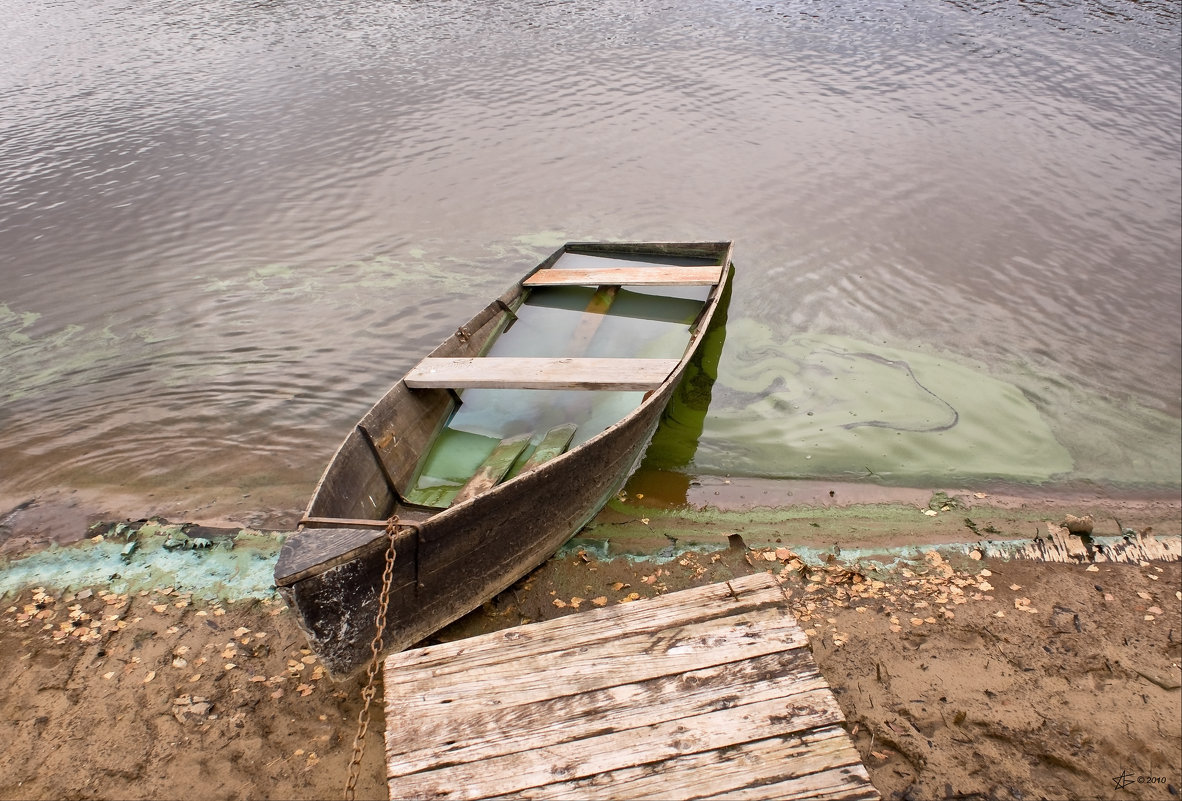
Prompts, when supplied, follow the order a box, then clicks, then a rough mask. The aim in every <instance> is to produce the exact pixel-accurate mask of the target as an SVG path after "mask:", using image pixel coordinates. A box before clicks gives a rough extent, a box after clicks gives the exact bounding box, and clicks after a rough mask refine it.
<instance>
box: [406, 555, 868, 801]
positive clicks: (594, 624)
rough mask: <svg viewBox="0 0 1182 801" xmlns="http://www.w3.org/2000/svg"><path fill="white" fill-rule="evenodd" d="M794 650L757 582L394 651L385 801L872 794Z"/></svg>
mask: <svg viewBox="0 0 1182 801" xmlns="http://www.w3.org/2000/svg"><path fill="white" fill-rule="evenodd" d="M728 612H730V614H728ZM806 642H807V640H806V639H805V638H804V635H803V632H801V631H800V628H799V626H798V625H797V624H796V622H795V619H794V618H793V617H792V616H791V614H790V613H789V612H788V611H787V608H786V603H785V599H784V595H783V593H782V591H781V589H780V586H779V584H778V582H777V581H776V579H775V578H774V577H773V576H771V575H769V574H766V573H762V574H756V575H753V576H747V577H744V578H740V579H734V580H732V581H730V582H724V583H722V584H717V585H711V586H709V587H700V588H696V589H694V590H687V591H684V592H678V593H673V594H670V595H666V596H662V597H658V598H654V599H649V600H646V601H637V602H635V603H632V604H627V605H622V606H616V607H611V608H603V609H596V610H593V611H590V612H585V613H581V614H578V615H572V616H569V617H565V618H560V619H557V620H551V621H546V622H544V623H536V624H531V625H529V626H523V627H520V628H518V629H512V630H509V631H504V632H497V633H494V634H488V635H482V636H481V637H476V638H473V639H472V640H469V641H458V642H454V643H446V644H443V645H437V646H431V647H429V648H426V649H419V650H418V651H416V652H408V653H403V654H396V655H394V656H392V657H390V658H389V659H387V661H386V671H385V678H386V682H385V684H386V697H385V700H386V719H387V733H386V750H387V760H388V762H387V776H388V779H389V787H390V795H391V798H427V797H430V798H437V799H438V798H448V799H479V798H505V797H515V798H538V799H542V798H572V799H589V798H612V799H615V798H621V799H624V798H675V799H690V798H714V797H724V796H727V795H728V794H734V797H735V798H750V799H755V798H768V797H781V796H782V797H795V798H811V797H817V798H850V799H862V798H867V799H868V798H877V794H876V793H875V791H874V789H873V787H872V786H871V785H870V784H869V783H868V780H867V777H866V772H865V768H864V767H863V766H862V765H861V762H860V760H859V758H858V755H857V752H856V751H855V750H854V748H853V746H852V743H850V741H849V737H848V735H846V733H845V732H844V731H843V730H842V729H841V728H840V727H839V725H838V724H840V723H841V722H842V720H843V718H842V714H841V711H840V709H839V708H838V706H837V704H836V701H835V700H834V698H833V695H832V692H830V691H829V689H828V685H827V684H826V683H825V681H824V679H823V677H821V675H820V673H819V672H818V671H817V668H816V664H815V662H814V661H813V660H812V657H811V654H810V653H809V652H808V650H807V649H806V648H804V647H803V646H804V645H805V644H806ZM765 788H774V789H773V790H767V789H765Z"/></svg>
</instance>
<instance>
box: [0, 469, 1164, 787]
mask: <svg viewBox="0 0 1182 801" xmlns="http://www.w3.org/2000/svg"><path fill="white" fill-rule="evenodd" d="M724 486H726V485H724ZM839 489H840V488H839ZM826 492H827V491H826ZM636 495H646V496H647V495H648V494H647V493H644V492H643V490H636V489H634V490H633V495H631V496H625V497H623V498H622V499H617V501H615V502H613V504H612V505H611V506H610V508H609V509H607V510H605V512H604V513H603V514H602V515H600V517H599V518H598V519H597V520H596V522H595V524H594V525H593V526H592V527H589V529H588V530H586V531H584V532H582V534H581V535H580V538H579V539H577V540H576V541H575V542H573V543H572V545H571V546H569V547H568V548H567V549H565V550H564V552H563V553H562V554H561V555H559V556H558V557H556V558H554V559H552V560H550V561H549V562H547V563H546V564H545V565H543V566H542V567H540V568H539V569H538V570H536V571H534V572H533V573H531V574H530V575H529V576H528V577H527V578H526V579H524V580H522V581H521V582H518V584H517V585H515V586H514V587H512V588H511V589H510V590H508V591H506V592H505V593H502V594H501V595H500V596H498V597H497V598H495V599H493V600H492V601H490V602H489V603H488V604H485V606H484V607H483V608H482V609H480V610H478V611H476V612H475V613H473V614H471V615H469V616H467V617H466V618H463V619H462V620H460V621H458V622H457V623H455V624H453V625H452V626H450V627H448V628H447V629H444V630H443V631H441V632H439V633H438V634H437V635H436V637H435V638H433V639H437V640H450V639H457V638H461V637H466V636H470V635H472V634H476V633H481V632H484V631H490V630H494V629H498V628H504V627H509V626H516V625H520V624H522V623H525V622H529V621H533V620H542V619H548V618H551V617H555V616H559V615H566V614H574V613H577V612H578V611H581V610H583V609H588V608H594V607H597V606H606V605H609V604H618V603H636V602H641V601H642V600H643V599H644V598H648V597H652V596H655V595H658V594H662V593H666V592H673V591H676V590H678V589H682V588H685V587H689V586H697V585H700V584H705V583H708V582H713V581H723V580H726V579H729V578H733V577H735V576H738V575H746V574H749V573H751V572H754V571H759V570H771V571H772V572H773V573H775V574H776V575H777V576H779V577H780V578H781V579H782V581H783V583H784V586H785V588H786V591H787V592H788V594H789V602H790V603H791V605H792V607H793V610H794V612H795V613H796V615H797V617H798V619H799V620H800V622H801V624H802V627H804V628H805V629H806V632H807V634H808V636H809V638H810V644H811V647H812V650H813V653H814V656H815V658H816V660H817V662H818V665H819V666H820V669H821V671H822V673H823V674H824V675H825V677H826V679H827V680H828V681H829V682H830V684H831V685H832V686H833V688H834V692H835V694H836V697H837V700H838V703H839V704H840V706H841V708H842V710H843V712H844V713H845V715H846V717H847V729H848V730H849V731H850V732H851V734H852V735H853V739H854V742H855V744H856V745H857V747H858V748H859V751H860V753H861V755H862V757H863V759H864V761H865V762H866V765H867V767H868V769H869V770H870V776H871V779H872V781H873V782H874V783H875V786H876V787H878V788H879V790H880V791H881V792H882V793H883V795H884V797H886V798H908V799H922V798H932V799H936V798H946V797H950V796H951V797H969V798H1003V799H1006V798H1013V799H1017V798H1163V799H1164V798H1174V797H1177V796H1176V793H1177V788H1178V787H1179V786H1182V777H1180V774H1182V737H1180V735H1179V732H1180V731H1182V711H1180V709H1182V701H1180V698H1182V695H1180V693H1182V690H1180V689H1179V687H1180V686H1182V669H1180V668H1179V664H1180V663H1182V649H1180V645H1179V643H1180V641H1182V619H1180V617H1182V615H1180V608H1182V595H1180V594H1179V593H1180V592H1182V573H1180V563H1178V562H1149V563H1145V564H1134V565H1127V564H1110V563H1100V564H1088V563H1080V564H1043V563H1038V562H1031V561H1018V560H1006V559H1002V558H994V557H990V556H985V557H984V558H979V559H973V558H972V556H970V555H969V552H968V551H967V550H964V549H957V548H951V547H941V548H940V549H938V550H937V549H936V548H933V547H919V548H912V549H910V550H908V549H900V548H898V547H893V548H892V547H888V545H891V544H892V543H893V544H895V545H896V546H897V544H898V543H903V542H909V543H912V544H914V543H925V542H927V543H931V542H941V541H942V542H944V543H947V542H960V543H964V542H966V539H967V541H973V540H972V532H971V530H970V529H967V528H966V526H967V524H966V522H965V521H966V519H968V520H971V521H973V524H974V525H975V526H976V527H977V529H978V531H979V532H980V533H981V535H982V537H984V538H986V539H987V538H990V537H1000V536H1001V535H1000V534H996V535H995V534H992V533H990V532H989V531H988V529H990V528H992V529H994V530H996V531H999V532H1002V534H1005V533H1011V534H1014V533H1019V532H1020V531H1021V530H1022V528H1023V527H1026V526H1029V527H1031V528H1032V529H1039V528H1041V530H1043V531H1045V530H1046V529H1047V526H1048V523H1049V524H1050V525H1054V523H1053V521H1055V520H1059V519H1061V517H1062V515H1063V514H1064V508H1063V507H1060V506H1057V505H1044V506H1038V505H1037V504H1033V503H1028V504H1016V505H1013V506H1008V505H1005V504H1002V503H995V505H991V506H987V505H985V503H984V502H986V501H989V500H990V499H989V498H975V497H973V496H972V495H971V494H970V495H968V496H967V497H965V498H964V499H963V501H961V500H958V497H959V495H960V494H958V493H955V492H954V493H945V494H944V495H943V496H937V495H935V494H932V493H926V496H921V497H920V498H919V499H918V500H917V501H916V502H915V503H912V504H909V503H895V504H860V505H859V504H852V505H848V506H841V505H838V504H836V503H835V504H833V505H830V506H826V505H815V506H810V507H794V508H782V509H775V508H764V509H742V510H726V509H721V508H715V507H709V508H707V507H702V508H697V509H693V508H690V509H687V508H679V509H663V508H661V507H660V505H658V504H651V505H646V504H645V503H644V501H645V500H646V498H637V497H636ZM720 497H721V496H720ZM826 497H827V496H826ZM949 501H952V502H954V503H949ZM933 503H935V504H936V508H932V504H933ZM1120 504H1122V505H1119V506H1104V505H1099V506H1083V505H1078V506H1072V507H1071V508H1072V510H1073V511H1074V512H1078V513H1084V512H1092V513H1096V519H1097V529H1100V530H1099V531H1098V532H1097V533H1098V534H1100V535H1103V534H1104V533H1105V531H1106V530H1107V529H1108V528H1112V529H1113V530H1115V526H1116V524H1115V523H1114V522H1108V515H1109V514H1110V513H1112V512H1114V511H1115V512H1117V514H1116V515H1115V516H1116V517H1119V518H1120V521H1121V524H1122V526H1124V527H1137V528H1138V529H1139V530H1142V531H1144V530H1145V529H1152V530H1153V531H1155V532H1159V533H1160V534H1161V535H1162V536H1163V537H1165V538H1168V537H1170V536H1174V535H1175V534H1176V532H1177V531H1178V527H1179V517H1180V515H1179V512H1178V507H1177V505H1176V504H1175V505H1171V504H1170V503H1169V501H1165V500H1157V501H1152V502H1144V503H1142V504H1141V505H1139V506H1138V505H1135V504H1133V503H1132V502H1126V501H1121V502H1120ZM945 506H947V507H948V508H947V509H945V508H944V507H945ZM925 510H926V511H927V512H934V514H927V513H925ZM19 520H20V516H19V513H18V514H17V515H10V516H9V517H8V518H7V521H8V522H7V523H6V525H7V526H8V531H9V541H10V542H11V541H12V538H13V536H28V535H29V532H28V530H27V529H26V530H25V531H23V532H21V531H20V530H19V529H18V527H16V526H13V523H14V522H17V521H19ZM92 522H93V521H90V523H88V525H87V527H86V528H85V529H84V530H83V534H82V536H81V537H78V536H75V539H77V540H79V541H78V542H77V543H75V544H74V545H68V546H50V545H49V544H48V543H47V542H46V541H45V540H44V539H42V540H41V541H40V542H37V541H36V540H35V539H34V538H32V537H30V539H29V541H28V542H26V543H25V544H24V545H23V546H22V549H21V553H22V554H23V556H22V557H16V556H14V553H13V550H10V552H9V555H8V557H7V558H8V560H9V561H8V562H7V565H6V570H5V573H6V574H9V575H14V574H15V573H16V571H17V570H18V568H19V566H20V565H21V564H27V560H30V559H33V558H37V559H43V560H48V559H51V558H61V557H63V556H64V557H65V562H68V563H72V564H75V565H77V564H79V563H83V562H89V563H91V567H92V568H94V571H95V572H91V573H74V574H70V575H71V576H72V577H71V578H69V579H64V580H60V581H58V582H57V585H56V586H55V583H54V582H53V581H52V580H51V578H52V576H53V575H54V574H53V571H52V570H51V569H50V568H49V567H48V566H47V565H49V562H44V563H40V564H39V565H38V570H37V571H35V572H32V573H30V574H29V576H28V578H27V579H24V580H22V581H24V585H23V586H22V587H21V588H19V589H12V590H10V591H9V592H8V593H7V594H6V595H4V598H3V600H2V601H0V678H2V679H3V681H0V709H3V710H4V712H3V718H2V719H0V728H2V730H3V735H2V736H3V739H4V741H5V742H6V743H9V744H11V745H9V746H8V747H7V748H6V749H5V751H4V753H3V755H0V777H2V778H0V798H157V797H182V796H183V797H192V798H210V799H214V798H217V799H225V798H326V797H336V796H339V794H340V792H341V789H342V788H343V786H344V782H345V779H346V776H347V770H348V763H349V758H350V755H351V751H352V749H351V745H352V739H353V733H354V731H355V726H356V715H357V711H358V708H359V700H358V699H359V692H358V687H357V685H356V684H355V683H343V684H334V683H332V682H331V680H329V679H328V678H327V677H326V676H325V675H324V671H323V669H322V668H321V667H320V666H319V664H318V663H317V660H316V659H315V656H314V655H313V654H311V653H309V652H308V651H307V649H306V647H305V643H304V640H303V637H302V635H301V634H300V633H299V631H298V629H297V627H296V626H295V623H294V620H293V619H292V616H291V613H290V612H289V611H288V610H287V609H286V608H285V607H284V606H283V604H282V603H281V602H280V601H279V599H278V598H277V597H275V596H274V594H273V593H272V592H271V591H270V588H269V587H268V586H266V568H267V567H269V566H270V564H271V562H270V561H269V558H270V557H269V554H270V555H273V553H274V549H276V548H277V547H278V543H279V540H280V538H279V537H278V536H276V535H274V534H271V533H267V532H253V531H251V532H243V531H242V530H240V529H235V528H226V529H219V528H217V527H208V526H207V527H193V526H185V527H182V526H169V525H165V524H163V523H160V522H159V521H157V522H154V523H152V524H150V527H148V528H146V529H145V528H144V527H143V526H126V525H124V528H123V529H122V530H120V529H119V524H112V523H103V524H101V525H98V526H93V525H92V524H91V523H92ZM814 524H815V525H814ZM151 526H155V527H154V528H153V527H151ZM687 532H688V534H687ZM966 533H968V535H969V537H968V538H966V537H965V536H964V535H965V534H966ZM691 535H692V536H691ZM840 535H845V536H844V537H842V536H840ZM100 536H101V540H99V541H95V538H98V537H100ZM839 539H840V541H841V542H842V543H844V545H839V546H838V547H837V548H834V547H833V545H834V543H835V542H837V541H838V540H839ZM169 541H171V542H172V545H171V547H167V548H166V547H165V543H166V542H169ZM131 543H136V546H135V548H133V549H132V551H131V552H130V553H129V554H125V553H124V551H125V550H126V549H127V548H128V547H129V545H130V544H131ZM630 546H635V547H634V548H633V549H632V552H631V553H628V554H624V553H622V551H623V550H625V549H626V548H627V547H630ZM875 549H877V550H879V551H882V552H883V553H887V554H893V558H891V559H879V560H876V559H873V558H870V556H868V555H867V554H869V553H870V552H872V551H874V550H875ZM646 554H647V557H646V556H645V555H646ZM125 556H126V559H125V558H124V557H125ZM802 556H803V558H800V557H802ZM234 560H237V561H234ZM219 565H220V566H221V567H219ZM227 565H228V566H229V567H226V566H227ZM259 565H261V566H262V567H261V573H260V575H261V576H262V578H259V577H258V576H256V575H254V574H253V573H252V572H251V568H252V566H254V568H258V566H259ZM215 568H216V569H215ZM223 568H225V569H226V570H228V571H229V572H228V573H226V574H225V575H222V574H221V573H219V572H218V571H219V570H221V569H223ZM136 569H139V570H140V572H138V573H137V572H136ZM63 575H64V574H63ZM34 577H40V578H41V581H40V582H39V583H30V582H33V581H34V580H35V578H34ZM255 584H258V585H259V586H258V587H256V588H255V590H257V595H256V597H254V598H252V599H249V600H233V598H241V597H242V596H243V595H245V594H247V589H248V588H249V587H253V586H254V585H255ZM252 591H253V590H252ZM376 715H377V717H376V719H375V721H374V723H373V725H372V727H371V734H370V738H369V742H368V745H367V752H366V756H365V760H364V762H363V766H362V767H363V770H362V775H361V781H360V784H359V792H358V797H362V798H385V793H386V789H385V784H384V779H383V776H384V772H383V764H382V760H381V754H382V750H383V743H382V741H381V732H382V731H383V730H384V721H383V720H382V716H381V711H380V710H376ZM1159 780H1160V781H1159Z"/></svg>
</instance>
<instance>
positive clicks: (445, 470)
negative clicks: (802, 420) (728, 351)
mask: <svg viewBox="0 0 1182 801" xmlns="http://www.w3.org/2000/svg"><path fill="white" fill-rule="evenodd" d="M731 247H732V246H731V243H729V242H706V243H702V242H694V243H645V244H638V243H616V244H610V243H606V244H605V243H570V244H567V245H565V246H563V247H562V248H560V249H559V250H558V251H557V252H555V253H554V254H552V255H551V256H550V257H549V258H547V259H546V260H545V261H544V262H542V263H541V264H540V265H539V266H538V267H536V268H535V269H533V270H532V271H530V272H529V273H528V274H527V275H526V276H525V277H524V278H523V279H522V280H521V281H519V282H518V283H517V284H516V285H514V286H513V288H511V289H510V290H508V291H507V292H506V293H505V294H503V295H502V296H501V297H499V298H497V299H496V300H494V301H493V302H492V303H490V304H489V305H488V306H487V307H485V309H484V310H483V311H481V312H480V313H478V314H477V315H476V316H475V317H473V318H472V319H471V320H469V321H468V322H467V323H465V324H464V325H462V326H460V328H459V329H458V330H457V331H456V332H455V333H454V334H453V335H451V336H449V337H448V338H447V339H446V340H445V341H444V342H443V343H442V344H441V345H440V346H439V347H437V348H436V349H435V350H434V351H433V352H432V353H431V354H430V356H428V357H427V358H425V359H423V360H422V361H421V362H419V364H418V365H416V366H415V367H414V368H413V369H411V371H410V372H409V373H407V374H406V375H405V376H404V377H403V378H402V380H400V381H399V382H398V383H397V384H395V385H394V387H393V388H392V389H391V390H390V391H389V392H387V393H386V395H385V397H383V398H382V399H381V400H380V401H378V403H377V404H376V405H375V406H374V407H373V408H372V409H370V411H369V412H368V413H367V414H366V415H365V416H364V417H363V418H362V419H361V421H360V422H359V423H358V424H357V425H356V426H355V427H354V428H353V430H352V431H350V432H349V434H348V436H347V437H346V438H345V441H344V443H343V444H342V445H341V446H340V448H339V449H338V450H337V453H336V455H335V456H334V457H333V459H332V461H331V462H330V463H329V465H328V468H327V469H326V470H325V472H324V475H323V477H322V478H321V479H320V483H319V484H318V485H317V487H316V490H315V492H314V493H313V495H312V499H311V501H310V502H309V504H308V509H307V512H306V513H305V515H304V518H303V520H302V521H301V525H300V528H299V530H298V531H296V532H294V533H292V534H290V535H289V536H288V538H287V540H286V542H285V543H284V545H283V549H282V551H281V552H280V556H279V560H278V563H277V564H276V566H275V584H276V586H277V587H278V588H279V591H280V593H281V594H282V595H283V597H284V599H285V600H286V601H287V603H288V605H289V606H290V607H291V608H292V609H293V610H295V612H296V615H297V619H298V621H299V623H300V626H301V627H302V629H303V630H304V633H305V634H306V635H307V637H308V641H309V643H310V644H311V647H312V648H313V650H315V652H316V653H317V655H318V656H319V657H320V659H321V661H322V662H323V664H324V665H325V666H326V667H327V668H328V670H329V672H330V673H331V674H332V675H333V676H336V677H341V676H347V675H349V674H351V673H353V672H354V671H355V670H356V669H358V668H359V667H361V666H362V665H364V664H365V663H366V662H367V661H368V660H369V659H370V656H371V651H370V647H371V640H372V639H373V636H374V633H375V631H376V625H377V624H376V621H377V618H378V612H379V606H380V595H381V590H382V584H383V570H384V569H385V567H386V564H387V551H388V549H389V548H390V547H392V548H393V552H394V559H393V562H392V565H391V569H392V573H391V576H390V579H389V588H388V602H387V604H386V618H385V627H384V635H383V647H384V649H385V650H401V649H403V648H406V647H409V646H411V645H413V644H414V643H416V642H418V641H420V640H422V639H423V638H425V637H427V636H428V635H430V634H431V633H433V632H435V631H437V630H438V629H440V628H442V627H443V626H445V625H447V624H448V623H450V622H452V621H454V620H456V619H457V618H459V617H461V616H462V615H464V614H466V613H467V612H469V611H471V610H472V609H475V608H476V607H478V606H479V605H480V604H482V603H484V602H485V601H487V600H489V599H490V598H492V597H493V596H494V595H496V594H497V593H499V592H501V591H502V590H504V589H506V588H507V587H509V586H510V585H512V584H513V583H514V582H516V581H517V580H519V579H520V578H522V577H523V576H525V575H526V574H527V573H528V572H529V571H531V570H533V569H534V568H535V567H537V566H538V565H539V564H541V563H542V562H544V561H545V560H546V559H547V558H549V557H550V556H551V555H553V554H554V552H555V551H556V550H558V548H559V547H560V546H561V545H562V544H563V543H564V542H565V541H566V540H567V539H569V538H570V537H571V536H572V535H573V534H574V533H575V532H576V531H578V530H579V529H580V528H581V527H582V526H583V525H584V524H585V523H586V522H587V521H588V520H590V519H591V518H592V517H593V516H594V515H595V514H596V513H597V512H598V511H599V510H600V509H601V508H602V506H603V504H604V503H606V502H607V500H608V499H610V498H611V497H612V496H613V495H614V494H615V493H617V492H618V491H619V489H620V488H621V487H622V486H623V484H624V481H625V480H626V479H627V478H628V476H629V475H630V474H631V472H632V471H633V470H634V469H635V467H636V465H637V464H638V462H639V460H640V458H641V456H643V454H644V450H645V448H646V446H647V444H648V442H649V440H650V438H651V437H652V435H653V432H654V430H655V429H656V427H657V423H658V422H659V420H660V418H661V413H662V411H663V410H664V408H665V406H666V404H667V403H668V401H669V399H670V396H671V395H672V393H673V391H674V389H675V387H676V385H677V383H678V381H679V380H680V378H681V377H682V374H683V372H684V371H685V369H686V366H687V365H688V364H689V362H690V359H691V357H692V356H693V355H694V352H695V350H696V349H697V348H698V346H699V344H700V343H701V341H702V339H703V337H704V335H705V332H706V330H707V327H708V325H709V323H710V321H711V319H712V317H713V315H714V312H715V309H716V308H717V307H718V305H719V299H720V297H722V295H723V291H724V289H725V287H726V285H727V282H728V280H729V274H730V271H731V266H730V259H731Z"/></svg>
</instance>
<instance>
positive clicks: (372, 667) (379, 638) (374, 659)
mask: <svg viewBox="0 0 1182 801" xmlns="http://www.w3.org/2000/svg"><path fill="white" fill-rule="evenodd" d="M399 526H406V527H410V528H414V529H416V530H417V529H418V526H417V525H415V524H413V523H402V522H400V521H399V520H398V515H392V516H391V517H390V519H389V520H387V521H386V566H385V568H384V569H383V570H382V591H381V592H380V593H379V594H378V617H377V621H376V627H375V628H376V630H375V631H374V635H373V640H372V641H371V642H370V644H369V650H370V652H371V653H372V656H371V657H370V660H369V665H368V667H366V669H365V687H364V688H363V689H362V690H361V701H362V704H361V711H360V712H358V713H357V734H356V735H355V736H354V737H353V758H352V760H351V761H350V762H349V778H348V780H347V781H346V782H345V801H354V799H355V798H356V797H357V779H358V778H359V777H360V775H361V758H362V757H363V756H364V755H365V735H366V734H367V733H368V731H369V707H370V704H372V703H373V697H374V693H375V692H376V688H375V687H374V684H375V680H376V679H377V675H378V670H379V669H380V666H381V664H382V651H383V650H384V647H385V644H384V639H385V635H386V608H387V607H388V606H389V604H390V584H391V582H392V581H393V578H394V556H395V553H394V533H395V532H396V531H397V530H398V527H399Z"/></svg>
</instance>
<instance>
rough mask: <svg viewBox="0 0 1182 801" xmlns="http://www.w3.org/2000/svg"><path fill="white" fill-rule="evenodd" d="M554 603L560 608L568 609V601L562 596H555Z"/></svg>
mask: <svg viewBox="0 0 1182 801" xmlns="http://www.w3.org/2000/svg"><path fill="white" fill-rule="evenodd" d="M554 605H555V606H557V607H558V608H559V609H566V601H564V600H562V599H561V598H555V599H554Z"/></svg>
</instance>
